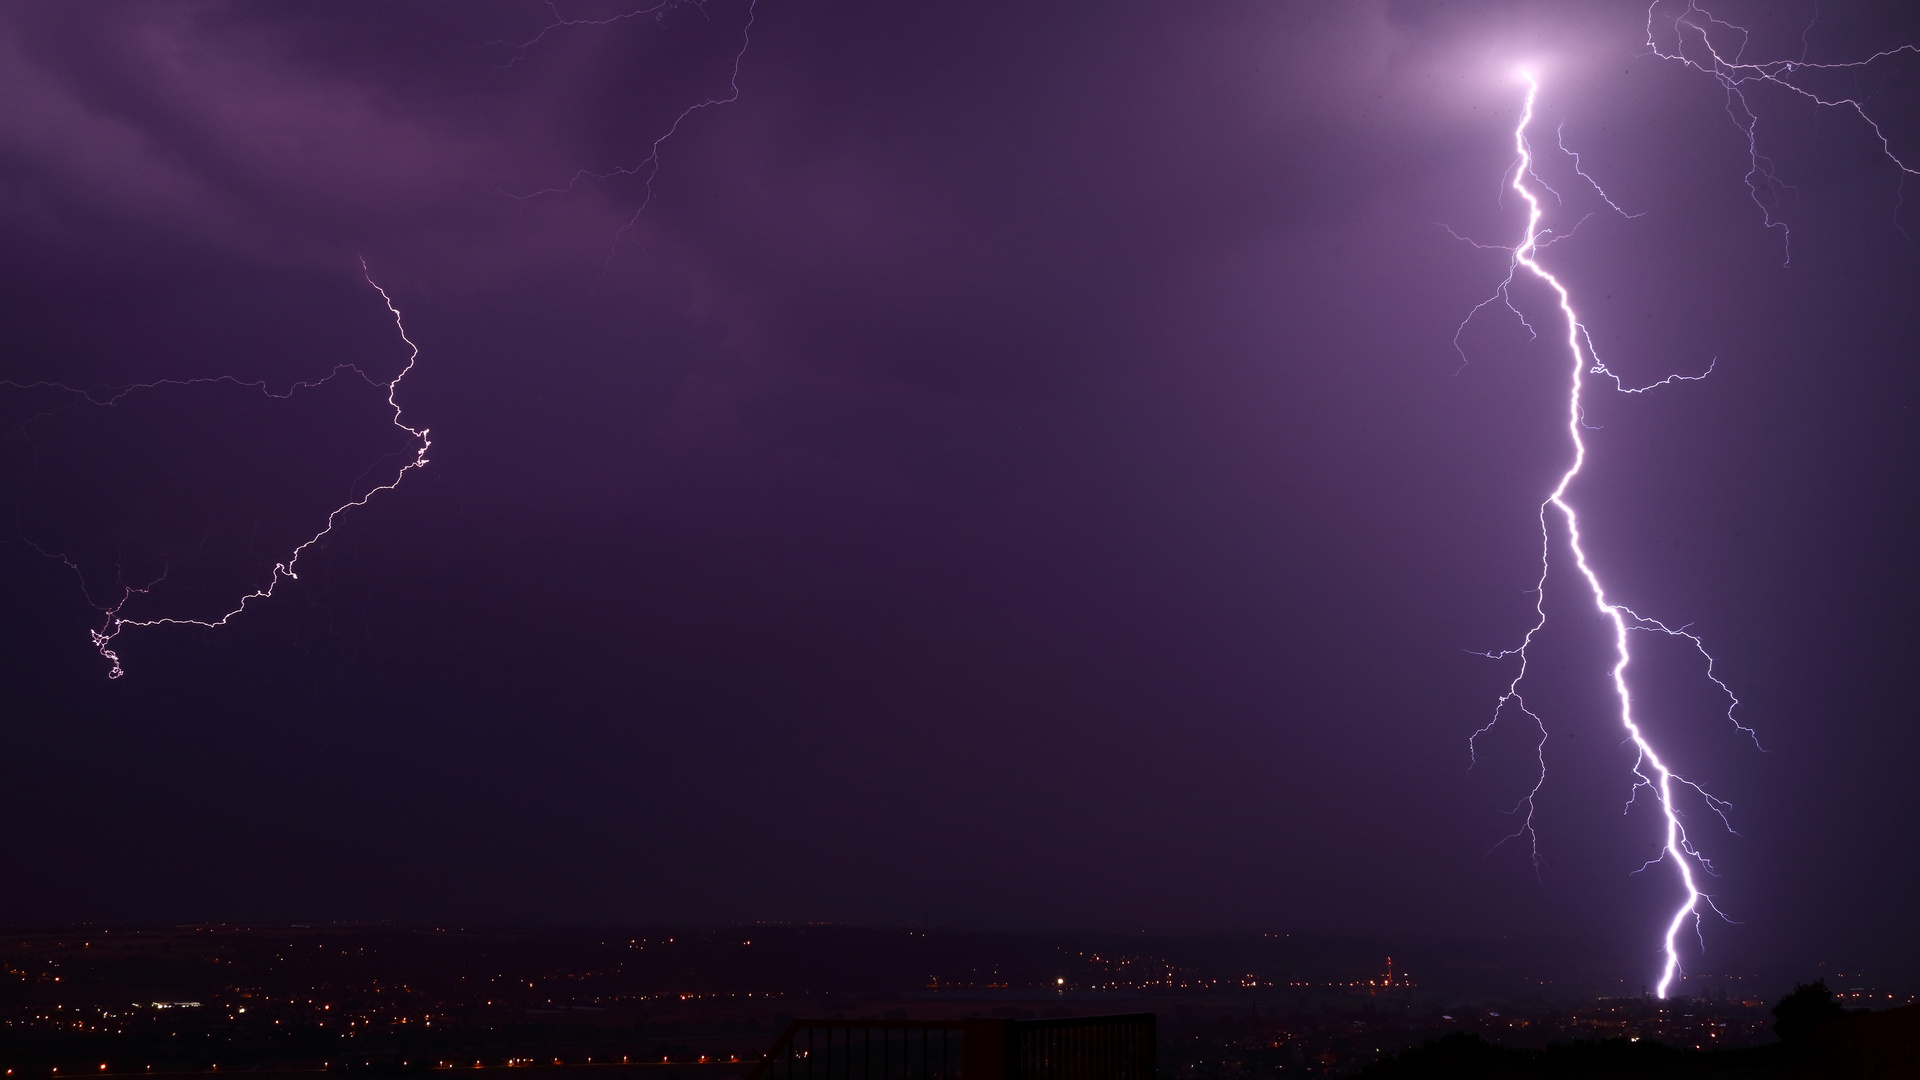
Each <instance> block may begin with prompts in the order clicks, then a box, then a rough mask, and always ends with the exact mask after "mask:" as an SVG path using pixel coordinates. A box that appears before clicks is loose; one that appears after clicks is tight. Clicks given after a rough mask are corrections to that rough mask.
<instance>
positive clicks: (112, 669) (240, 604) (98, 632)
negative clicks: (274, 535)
mask: <svg viewBox="0 0 1920 1080" xmlns="http://www.w3.org/2000/svg"><path fill="white" fill-rule="evenodd" d="M360 270H361V273H362V275H363V276H364V277H365V278H366V282H367V284H368V285H370V286H372V287H373V290H374V291H375V292H377V293H379V294H380V301H381V303H382V304H384V305H386V309H387V312H388V314H390V315H391V316H392V317H393V326H394V329H395V330H396V331H397V332H398V333H399V335H400V340H401V342H402V343H404V344H405V345H406V347H407V362H406V363H405V364H404V365H402V366H401V368H400V371H399V373H398V374H396V375H394V377H393V378H391V379H388V380H386V381H384V382H382V381H380V380H377V379H374V378H372V377H371V376H369V375H367V373H366V372H364V371H362V370H360V368H359V367H358V366H356V365H354V364H339V365H336V366H335V367H334V369H333V371H332V372H330V373H328V374H327V375H326V376H324V377H322V378H320V379H316V380H311V381H302V382H295V383H293V384H291V385H290V386H289V387H288V388H287V391H286V393H284V394H277V393H274V392H273V391H272V390H270V389H268V387H267V384H266V383H264V382H260V383H243V382H241V381H240V380H238V379H234V378H232V377H230V376H216V377H212V378H196V379H161V380H157V381H155V382H150V383H142V384H139V385H137V386H127V387H122V388H120V389H118V390H116V391H114V392H113V393H112V394H110V395H109V396H107V397H105V398H103V399H102V398H96V397H94V395H93V394H91V393H88V392H86V391H83V390H78V389H75V388H73V387H69V386H62V385H60V384H57V383H36V384H31V385H33V386H37V387H44V388H47V389H55V390H62V391H65V392H67V393H71V394H73V395H75V396H76V397H78V398H79V399H81V400H84V401H87V402H89V403H92V404H94V405H102V406H111V405H114V404H116V403H118V402H119V401H121V400H122V399H124V398H126V397H127V396H128V395H129V394H133V393H136V392H139V391H143V390H153V389H156V388H158V387H163V386H193V385H199V384H202V383H234V384H237V385H241V386H250V387H253V388H255V389H258V390H259V391H260V392H261V393H263V394H266V395H267V396H268V397H276V398H281V397H290V396H292V395H293V394H296V393H298V392H300V391H302V390H307V389H311V388H313V387H316V386H320V385H322V384H324V383H327V382H330V381H332V380H333V379H335V378H338V377H340V376H342V375H346V374H351V375H355V376H358V377H360V378H362V379H365V380H366V381H367V382H369V383H371V384H372V385H374V386H376V387H378V388H380V389H383V390H385V391H386V401H387V407H388V408H390V409H391V410H393V416H392V423H393V426H394V427H395V428H397V429H399V430H400V431H402V432H405V433H406V435H407V437H408V438H409V439H410V440H411V441H412V443H413V454H412V458H411V460H409V461H407V462H406V463H405V464H403V465H401V466H400V469H399V471H398V472H396V473H395V474H394V476H393V479H392V480H389V481H387V482H386V483H384V484H378V485H376V486H374V487H371V488H369V489H367V490H366V491H365V492H363V493H362V494H360V495H359V496H358V497H356V498H353V499H349V500H348V501H347V502H344V503H342V504H340V505H339V506H336V507H334V508H333V510H332V511H330V512H329V513H328V514H327V518H326V522H325V523H324V524H323V525H322V526H321V528H320V530H319V531H318V532H316V533H314V534H313V535H312V536H310V537H308V538H307V539H306V540H305V541H304V542H302V543H301V544H300V545H299V546H297V547H295V548H294V549H293V550H292V551H291V552H289V553H288V555H287V557H286V558H285V559H284V560H282V561H280V562H277V563H275V564H274V565H273V572H272V573H271V574H270V575H269V576H268V578H267V582H266V584H264V585H261V586H260V587H259V588H256V589H254V590H253V591H252V592H249V593H247V594H246V595H244V596H242V597H240V598H239V600H238V601H236V602H235V603H234V605H233V608H232V610H230V611H228V612H227V613H226V614H224V615H221V616H219V617H217V618H212V619H195V618H187V617H184V616H156V617H153V618H139V619H136V618H129V617H127V616H125V615H123V614H121V613H122V612H123V611H125V610H126V607H127V604H128V603H129V602H130V601H132V600H133V598H134V597H136V596H142V595H145V594H146V593H148V592H149V591H150V590H151V589H152V588H153V587H154V585H156V584H158V583H157V582H148V583H147V584H146V585H144V586H132V585H124V584H123V585H122V587H121V589H120V596H119V599H117V600H115V601H114V602H113V603H112V604H110V605H106V606H98V605H97V604H96V606H98V610H99V611H100V614H101V617H102V622H101V624H100V626H99V628H98V629H95V630H90V631H88V633H89V635H90V636H91V638H92V640H93V647H94V648H95V649H96V650H97V651H98V652H99V653H100V657H101V659H103V660H105V661H107V663H108V665H110V666H109V669H108V671H107V677H108V678H110V679H117V678H119V677H120V676H122V675H124V674H126V669H125V668H124V667H122V666H121V663H120V654H119V652H118V651H116V649H115V648H114V642H115V640H116V639H118V638H119V636H120V635H121V634H123V633H125V632H126V631H128V630H131V629H136V628H141V627H149V626H199V627H203V628H205V629H209V630H212V629H217V628H219V627H222V626H225V625H227V624H228V623H230V622H232V621H233V620H234V619H236V618H238V617H239V616H240V615H241V614H242V613H244V612H245V611H246V610H247V608H248V607H249V606H251V605H252V604H253V603H254V602H255V601H258V600H266V599H269V598H271V597H272V596H273V594H274V590H276V589H278V588H279V587H280V584H281V583H282V582H285V581H293V580H296V579H298V578H299V576H300V571H299V567H300V558H301V556H303V555H305V554H306V553H307V552H308V551H309V550H311V549H312V548H313V547H314V545H316V544H318V543H320V542H321V541H322V540H324V539H326V537H327V536H328V535H329V534H330V533H332V532H333V527H334V525H335V524H336V523H337V522H338V521H339V519H340V515H342V514H344V513H346V512H347V511H349V510H352V509H354V508H355V507H359V506H365V505H366V504H367V502H368V501H369V500H371V499H372V498H373V497H374V496H375V495H378V494H380V493H381V492H383V491H392V490H393V489H394V488H396V487H399V486H400V481H401V480H403V479H405V477H406V475H407V474H408V473H410V472H412V471H413V470H415V469H419V468H422V467H424V466H425V465H426V464H427V451H428V450H429V449H431V448H432V446H433V442H432V440H431V439H429V438H428V437H427V429H426V428H424V427H413V426H412V425H409V424H407V423H406V422H405V421H404V420H402V419H401V408H400V403H399V401H398V400H396V398H395V395H396V394H397V393H398V392H399V390H400V383H401V380H403V379H405V378H406V377H407V375H408V374H410V373H411V372H412V371H413V368H414V365H415V364H416V363H418V362H419V359H420V347H419V346H418V345H416V344H414V342H413V339H412V338H410V337H408V336H407V327H406V324H405V323H404V322H403V321H402V320H401V318H400V309H399V308H398V307H396V306H395V305H394V302H393V297H392V296H390V295H389V294H388V293H387V290H386V289H384V288H382V287H381V286H380V283H379V282H377V281H375V280H374V279H373V274H372V272H371V271H370V270H368V269H367V264H366V260H364V259H362V260H361V262H360ZM5 385H9V386H13V387H16V388H20V387H23V386H25V385H26V384H18V383H8V384H5ZM28 543H29V544H30V545H31V546H33V548H34V550H36V551H39V552H40V553H41V554H43V555H46V556H47V557H49V558H51V559H54V560H56V561H58V562H61V563H64V564H65V565H66V566H67V568H68V569H70V570H72V571H73V572H74V573H75V574H76V575H78V574H80V573H81V571H80V567H79V565H78V564H77V563H75V562H74V561H73V559H71V558H69V557H67V556H65V555H61V554H59V553H57V552H51V551H47V550H46V549H44V548H42V547H40V546H39V545H37V544H33V543H32V542H31V541H28ZM81 589H82V591H83V592H85V591H86V581H85V578H84V576H82V580H81ZM89 602H93V601H92V600H91V597H89Z"/></svg>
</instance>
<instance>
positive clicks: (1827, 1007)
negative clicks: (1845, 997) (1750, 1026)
mask: <svg viewBox="0 0 1920 1080" xmlns="http://www.w3.org/2000/svg"><path fill="white" fill-rule="evenodd" d="M1846 1015H1847V1010H1846V1009H1845V1008H1844V1007H1842V1006H1841V1004H1840V1003H1839V1002H1837V1001H1835V1000H1833V991H1831V990H1828V989H1827V980H1825V979H1816V980H1814V981H1813V982H1810V983H1801V984H1800V985H1798V986H1795V987H1794V988H1793V993H1791V994H1788V995H1787V996H1786V997H1783V998H1781V999H1780V1004H1778V1005H1775V1006H1774V1007H1773V1031H1774V1034H1776V1035H1778V1036H1780V1041H1781V1042H1799V1041H1800V1040H1802V1039H1804V1038H1806V1037H1807V1035H1808V1034H1809V1033H1811V1032H1812V1031H1813V1029H1815V1028H1817V1027H1820V1026H1821V1025H1823V1024H1831V1023H1832V1022H1834V1021H1835V1020H1838V1019H1840V1018H1842V1017H1844V1016H1846Z"/></svg>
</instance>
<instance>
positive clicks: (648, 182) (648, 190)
mask: <svg viewBox="0 0 1920 1080" xmlns="http://www.w3.org/2000/svg"><path fill="white" fill-rule="evenodd" d="M692 2H694V0H660V2H658V3H655V4H654V5H653V6H651V7H644V8H637V9H635V10H633V11H628V12H624V13H622V14H619V15H615V16H612V17H610V18H605V19H567V18H563V17H562V16H561V15H560V10H559V8H557V7H555V6H554V5H553V3H552V2H551V0H549V3H548V5H547V7H548V8H549V9H550V10H552V11H553V22H551V23H549V24H547V25H546V26H545V27H542V28H541V30H540V32H539V33H538V34H536V35H534V36H533V37H532V38H530V39H529V40H527V41H525V42H522V43H520V44H519V45H517V46H515V49H516V52H515V55H514V62H518V60H519V59H520V58H521V57H523V56H524V55H525V54H526V50H528V49H530V48H532V47H533V46H535V45H537V44H539V43H540V41H541V39H543V38H545V37H546V36H547V35H548V34H550V33H552V32H553V31H555V30H559V29H564V28H567V27H574V26H609V25H612V24H614V23H618V22H623V21H625V20H627V19H637V18H641V17H644V16H652V17H653V18H655V19H659V18H661V17H663V16H664V15H665V14H666V13H667V12H668V11H670V10H672V9H674V8H677V7H680V6H682V5H683V4H686V3H692ZM696 6H698V5H697V4H696ZM759 6H760V0H747V19H746V22H745V24H744V25H742V26H741V27H740V48H739V50H738V51H737V52H735V53H734V54H733V66H732V70H731V72H729V74H728V76H727V94H726V96H725V97H706V98H702V99H701V100H699V101H696V102H694V103H693V104H691V105H689V106H687V107H686V108H684V109H682V110H681V111H680V112H679V114H678V115H676V116H675V117H674V118H673V122H672V123H670V124H668V125H667V129H666V130H665V131H664V132H662V133H661V134H660V135H659V136H657V137H655V139H654V140H653V143H652V145H650V146H649V147H648V148H647V155H646V156H645V157H643V158H641V159H640V160H639V161H638V162H636V163H635V164H632V165H622V166H618V167H616V168H612V169H608V170H607V171H605V172H595V171H594V170H592V169H581V170H579V171H577V172H575V173H574V174H573V176H572V178H570V179H569V180H568V181H567V182H566V183H565V184H564V185H561V186H559V187H550V188H542V189H540V190H539V191H530V192H528V193H526V194H524V195H514V196H512V197H513V198H515V199H538V198H542V197H545V196H549V195H571V194H572V193H573V192H574V191H575V190H577V189H578V188H579V187H580V185H581V184H585V183H603V182H605V181H608V180H614V179H625V178H629V177H639V178H640V182H641V197H640V202H639V203H638V204H637V205H636V206H635V207H634V208H633V213H631V214H629V215H628V216H627V220H626V221H625V222H624V223H623V224H622V225H621V226H620V227H619V228H618V229H616V230H614V234H613V238H612V240H611V241H610V242H609V245H608V248H607V260H608V261H609V262H611V261H612V259H613V255H614V252H615V251H617V250H618V248H619V246H620V240H621V238H623V237H624V236H626V234H627V233H629V232H631V231H633V228H634V226H636V225H638V224H639V223H640V215H641V214H643V213H645V212H646V210H647V207H648V206H650V205H652V203H653V182H654V180H655V179H656V178H657V177H658V176H659V175H660V148H661V147H662V146H664V145H666V143H667V141H668V140H670V139H672V138H673V137H674V135H675V134H677V133H678V132H679V131H680V125H681V124H684V123H686V121H687V119H688V118H689V117H691V116H693V114H694V113H697V112H699V111H701V110H702V109H710V108H713V107H715V106H717V105H731V104H733V103H734V102H736V101H739V100H740V65H741V64H743V63H745V61H746V58H747V49H748V48H750V47H751V46H752V45H753V23H754V20H755V19H756V18H757V17H758V16H759Z"/></svg>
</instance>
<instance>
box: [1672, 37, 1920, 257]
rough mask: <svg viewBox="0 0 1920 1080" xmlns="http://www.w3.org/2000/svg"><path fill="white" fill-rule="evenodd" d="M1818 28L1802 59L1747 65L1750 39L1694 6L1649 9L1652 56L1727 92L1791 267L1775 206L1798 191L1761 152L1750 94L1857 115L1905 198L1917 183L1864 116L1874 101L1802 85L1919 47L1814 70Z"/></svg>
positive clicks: (1750, 173) (1914, 172)
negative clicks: (1768, 93)
mask: <svg viewBox="0 0 1920 1080" xmlns="http://www.w3.org/2000/svg"><path fill="white" fill-rule="evenodd" d="M1666 13H1671V14H1666ZM1813 18H1814V22H1817V21H1818V20H1819V18H1820V14H1819V9H1818V8H1817V7H1816V8H1815V9H1814V16H1813ZM1814 22H1809V23H1808V24H1807V27H1806V29H1805V30H1803V31H1801V33H1800V46H1801V50H1800V59H1798V60H1747V59H1745V57H1746V51H1747V46H1748V44H1749V43H1750V42H1751V40H1752V37H1753V34H1752V32H1751V31H1749V30H1747V29H1746V28H1745V27H1743V26H1738V25H1736V24H1734V23H1730V22H1727V21H1726V20H1724V19H1720V18H1717V17H1715V16H1714V14H1713V13H1712V12H1710V11H1708V10H1706V9H1705V8H1703V7H1701V6H1700V5H1699V4H1697V3H1695V2H1694V0H1687V2H1686V3H1685V4H1684V5H1683V6H1680V8H1679V10H1678V11H1677V12H1675V11H1673V5H1670V4H1664V3H1661V2H1660V0H1655V2H1654V3H1653V4H1652V5H1651V6H1649V7H1648V8H1647V48H1649V49H1651V50H1653V54H1654V55H1655V56H1658V57H1659V58H1661V59H1662V60H1675V61H1678V62H1680V63H1682V64H1685V65H1686V66H1688V67H1690V68H1692V69H1693V70H1695V71H1698V72H1701V73H1703V74H1707V75H1711V76H1713V78H1714V81H1716V82H1718V83H1719V84H1720V86H1721V88H1722V89H1724V90H1725V91H1726V94H1727V115H1728V116H1729V117H1731V118H1732V120H1733V124H1734V126H1735V127H1737V128H1739V129H1740V132H1741V134H1742V135H1744V136H1745V137H1746V140H1747V160H1748V169H1747V175H1746V183H1747V191H1748V193H1749V194H1750V195H1752V197H1753V204H1754V205H1755V206H1757V207H1759V208H1760V219H1761V221H1763V222H1764V223H1765V224H1766V227H1767V228H1769V229H1778V230H1780V244H1781V248H1782V249H1783V253H1784V257H1785V260H1786V262H1787V263H1788V264H1789V265H1791V263H1792V261H1793V246H1792V245H1793V231H1792V230H1791V229H1789V228H1788V227H1787V223H1786V222H1784V221H1782V220H1780V218H1779V217H1778V216H1777V213H1776V203H1777V200H1778V198H1779V195H1780V193H1781V192H1785V191H1791V190H1793V188H1792V185H1790V184H1788V183H1786V182H1785V181H1783V180H1781V179H1780V176H1779V174H1778V173H1777V172H1776V171H1775V167H1774V163H1773V160H1772V159H1771V158H1769V157H1768V156H1767V155H1765V154H1763V153H1761V152H1760V134H1759V129H1760V114H1759V113H1757V112H1756V111H1754V108H1753V103H1752V102H1751V101H1749V100H1748V98H1747V91H1748V89H1749V88H1758V87H1765V86H1772V87H1778V88H1779V89H1781V90H1785V91H1787V92H1789V93H1791V94H1794V95H1796V96H1798V97H1800V98H1803V99H1805V100H1807V101H1810V102H1813V103H1814V104H1815V105H1816V106H1825V107H1827V108H1833V109H1844V110H1846V111H1848V112H1851V113H1853V114H1854V115H1855V116H1857V117H1859V118H1860V119H1861V120H1862V121H1863V122H1865V123H1866V125H1867V128H1868V129H1869V130H1870V131H1872V132H1873V137H1874V139H1875V140H1877V141H1878V142H1879V143H1880V152H1881V154H1882V155H1883V156H1884V157H1885V158H1886V160H1887V161H1888V162H1890V163H1891V164H1892V165H1893V166H1894V167H1895V168H1897V169H1898V170H1899V172H1900V185H1901V191H1902V192H1904V191H1905V188H1906V180H1907V177H1909V176H1920V167H1916V166H1915V165H1914V164H1912V163H1911V162H1910V161H1909V160H1908V159H1906V158H1903V157H1902V156H1901V155H1900V154H1899V153H1897V152H1895V150H1894V147H1893V141H1892V140H1891V139H1890V138H1889V137H1888V135H1887V133H1886V131H1885V130H1883V129H1882V128H1881V126H1880V122H1879V121H1878V120H1875V119H1874V118H1873V116H1872V114H1870V113H1869V112H1868V111H1867V100H1866V99H1867V98H1868V97H1869V96H1870V95H1866V94H1861V95H1859V96H1855V95H1853V94H1832V93H1831V92H1829V93H1821V92H1819V91H1817V90H1815V89H1813V88H1811V87H1809V86H1807V85H1806V83H1805V80H1806V78H1807V77H1808V76H1810V75H1817V74H1818V73H1821V72H1835V71H1848V72H1854V73H1858V72H1860V71H1862V70H1864V69H1865V68H1867V67H1868V66H1869V65H1871V64H1873V63H1875V62H1877V61H1881V60H1886V59H1889V58H1892V57H1896V56H1901V55H1907V56H1920V47H1915V46H1913V45H1902V46H1899V47H1898V48H1893V49H1885V50H1882V51H1880V52H1877V53H1874V54H1873V55H1872V56H1870V57H1868V58H1866V59H1865V60H1854V61H1848V62H1845V63H1811V62H1809V61H1808V60H1807V58H1806V56H1807V52H1808V51H1809V45H1808V41H1807V37H1808V34H1810V33H1811V32H1812V30H1813V26H1814ZM1716 36H1718V37H1719V38H1720V39H1721V44H1719V45H1716V44H1715V43H1714V38H1715V37H1716Z"/></svg>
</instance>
